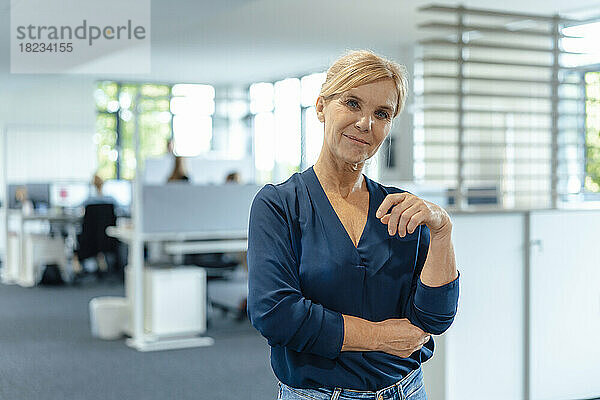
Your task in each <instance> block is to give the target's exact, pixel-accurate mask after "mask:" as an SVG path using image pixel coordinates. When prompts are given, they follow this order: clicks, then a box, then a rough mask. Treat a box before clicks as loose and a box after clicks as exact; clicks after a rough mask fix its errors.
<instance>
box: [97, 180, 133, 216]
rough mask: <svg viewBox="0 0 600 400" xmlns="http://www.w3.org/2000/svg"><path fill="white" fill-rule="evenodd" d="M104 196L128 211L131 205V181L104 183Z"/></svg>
mask: <svg viewBox="0 0 600 400" xmlns="http://www.w3.org/2000/svg"><path fill="white" fill-rule="evenodd" d="M102 194H103V195H104V196H110V197H112V198H113V199H115V201H116V202H117V207H120V208H123V209H128V208H129V206H130V205H131V181H126V180H122V179H112V180H108V181H105V182H104V185H103V186H102Z"/></svg>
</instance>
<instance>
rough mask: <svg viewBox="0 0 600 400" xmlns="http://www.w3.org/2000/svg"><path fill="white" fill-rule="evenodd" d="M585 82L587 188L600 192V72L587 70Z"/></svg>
mask: <svg viewBox="0 0 600 400" xmlns="http://www.w3.org/2000/svg"><path fill="white" fill-rule="evenodd" d="M585 84H586V88H585V92H586V103H585V110H586V137H585V141H586V154H585V161H586V162H585V172H586V177H585V189H586V190H588V191H590V192H595V193H600V72H598V71H597V72H587V73H586V74H585Z"/></svg>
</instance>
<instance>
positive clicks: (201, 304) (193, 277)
mask: <svg viewBox="0 0 600 400" xmlns="http://www.w3.org/2000/svg"><path fill="white" fill-rule="evenodd" d="M125 286H126V292H127V298H128V299H129V301H130V302H132V299H133V285H132V279H131V272H130V270H129V268H128V269H127V272H126V282H125ZM131 326H133V324H131ZM130 330H131V327H129V329H128V331H129V332H128V333H131V331H130ZM205 331H206V271H205V270H204V269H203V268H199V267H175V268H152V267H146V268H145V270H144V333H145V334H150V335H156V336H164V337H167V336H184V335H197V334H201V333H204V332H205Z"/></svg>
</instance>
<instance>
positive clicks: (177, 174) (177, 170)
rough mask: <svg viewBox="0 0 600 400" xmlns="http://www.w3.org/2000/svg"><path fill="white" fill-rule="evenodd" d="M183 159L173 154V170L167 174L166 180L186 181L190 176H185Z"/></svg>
mask: <svg viewBox="0 0 600 400" xmlns="http://www.w3.org/2000/svg"><path fill="white" fill-rule="evenodd" d="M184 161H185V159H184V158H183V157H180V156H175V163H174V164H173V172H171V175H170V176H169V179H168V180H167V182H178V181H184V182H188V181H189V180H190V178H189V177H188V176H187V173H186V172H185V162H184Z"/></svg>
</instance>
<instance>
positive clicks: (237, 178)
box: [225, 171, 241, 184]
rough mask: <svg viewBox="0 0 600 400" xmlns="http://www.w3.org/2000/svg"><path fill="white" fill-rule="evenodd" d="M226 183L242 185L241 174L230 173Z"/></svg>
mask: <svg viewBox="0 0 600 400" xmlns="http://www.w3.org/2000/svg"><path fill="white" fill-rule="evenodd" d="M225 183H237V184H239V183H241V179H240V173H239V172H237V171H232V172H230V173H229V174H227V177H226V178H225Z"/></svg>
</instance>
